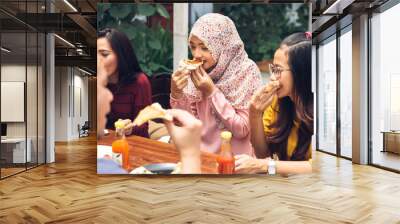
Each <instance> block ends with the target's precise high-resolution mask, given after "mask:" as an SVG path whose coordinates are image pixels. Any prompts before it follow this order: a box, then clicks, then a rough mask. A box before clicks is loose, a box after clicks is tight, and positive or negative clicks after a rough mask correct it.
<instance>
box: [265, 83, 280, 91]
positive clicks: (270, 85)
mask: <svg viewBox="0 0 400 224" xmlns="http://www.w3.org/2000/svg"><path fill="white" fill-rule="evenodd" d="M279 85H280V83H279V81H271V82H269V83H268V84H267V86H266V87H265V91H266V92H271V91H272V90H273V89H274V88H275V87H279Z"/></svg>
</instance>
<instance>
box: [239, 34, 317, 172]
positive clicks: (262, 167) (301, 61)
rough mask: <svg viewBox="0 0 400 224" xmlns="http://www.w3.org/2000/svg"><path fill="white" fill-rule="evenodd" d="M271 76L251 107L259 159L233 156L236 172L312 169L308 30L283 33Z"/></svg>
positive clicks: (311, 114) (252, 130) (311, 106)
mask: <svg viewBox="0 0 400 224" xmlns="http://www.w3.org/2000/svg"><path fill="white" fill-rule="evenodd" d="M270 72H271V74H272V75H271V81H270V82H269V83H268V84H267V85H266V86H265V87H263V88H262V89H260V90H259V91H258V92H257V93H256V94H255V95H254V96H253V97H252V100H251V102H250V107H249V120H250V127H251V143H252V145H253V147H254V150H255V155H256V157H257V158H252V157H249V156H247V155H239V156H237V157H236V159H237V161H236V171H237V172H238V173H257V172H267V171H268V172H270V173H282V174H286V173H308V172H311V170H312V169H311V163H310V161H311V137H312V135H313V131H314V130H313V120H314V114H313V102H314V99H313V93H312V90H311V34H310V33H308V32H307V33H295V34H292V35H290V36H288V37H286V38H285V39H284V40H283V41H282V43H281V44H280V47H279V48H278V49H277V50H276V52H275V55H274V60H273V64H271V65H270Z"/></svg>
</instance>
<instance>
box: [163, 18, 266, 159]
mask: <svg viewBox="0 0 400 224" xmlns="http://www.w3.org/2000/svg"><path fill="white" fill-rule="evenodd" d="M188 42H189V47H190V50H191V52H192V55H193V58H194V59H196V60H200V61H202V65H201V66H199V67H198V68H197V69H196V70H194V71H189V70H187V69H184V68H179V69H178V70H177V71H175V72H174V73H173V74H172V79H171V102H170V103H171V107H172V108H179V109H184V110H186V111H189V112H190V113H191V114H193V115H194V116H195V117H196V118H198V119H199V120H201V121H202V123H203V130H202V133H201V149H202V150H205V151H209V152H213V153H217V152H218V151H219V149H220V145H221V139H220V133H221V132H222V131H224V130H227V131H230V132H231V133H232V140H231V145H232V152H233V153H234V154H235V155H236V154H247V155H253V149H252V146H251V144H250V125H249V119H248V115H249V114H248V109H247V108H248V104H249V102H250V99H251V96H252V95H253V94H254V92H255V90H256V89H257V88H258V87H259V85H260V83H261V77H260V71H259V69H258V67H257V65H256V64H255V63H254V61H252V60H251V59H249V58H248V56H247V53H246V51H245V50H244V46H243V41H242V40H241V39H240V36H239V34H238V32H237V30H236V27H235V25H234V23H233V22H232V20H231V19H229V18H228V17H226V16H223V15H221V14H216V13H209V14H206V15H204V16H202V17H200V18H199V19H198V20H197V21H196V22H195V24H194V25H193V28H192V30H191V32H190V35H189V40H188Z"/></svg>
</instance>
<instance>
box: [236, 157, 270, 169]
mask: <svg viewBox="0 0 400 224" xmlns="http://www.w3.org/2000/svg"><path fill="white" fill-rule="evenodd" d="M267 170H268V161H267V160H266V159H257V158H253V157H251V156H249V155H246V154H242V155H236V156H235V173H246V174H254V173H265V172H267Z"/></svg>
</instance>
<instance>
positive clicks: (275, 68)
mask: <svg viewBox="0 0 400 224" xmlns="http://www.w3.org/2000/svg"><path fill="white" fill-rule="evenodd" d="M269 71H270V72H271V73H272V74H274V75H275V76H281V73H282V72H284V71H290V69H287V68H286V69H284V68H281V67H279V66H277V65H274V64H269Z"/></svg>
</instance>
